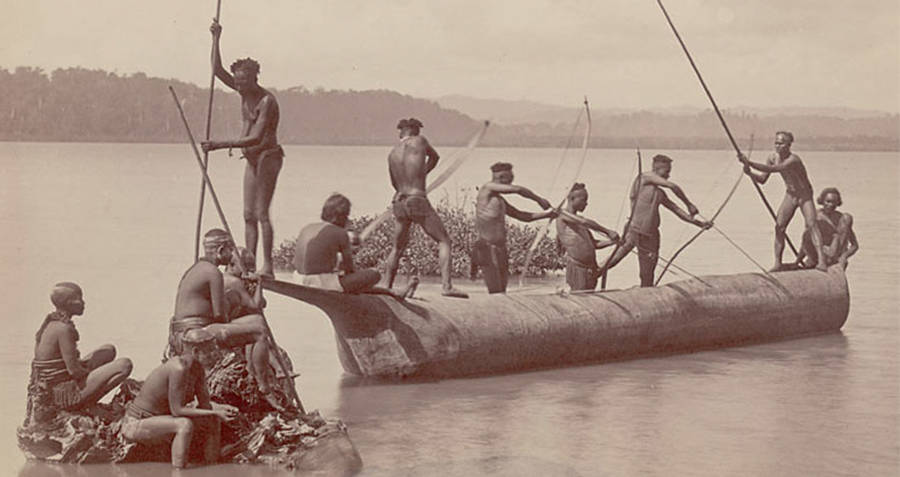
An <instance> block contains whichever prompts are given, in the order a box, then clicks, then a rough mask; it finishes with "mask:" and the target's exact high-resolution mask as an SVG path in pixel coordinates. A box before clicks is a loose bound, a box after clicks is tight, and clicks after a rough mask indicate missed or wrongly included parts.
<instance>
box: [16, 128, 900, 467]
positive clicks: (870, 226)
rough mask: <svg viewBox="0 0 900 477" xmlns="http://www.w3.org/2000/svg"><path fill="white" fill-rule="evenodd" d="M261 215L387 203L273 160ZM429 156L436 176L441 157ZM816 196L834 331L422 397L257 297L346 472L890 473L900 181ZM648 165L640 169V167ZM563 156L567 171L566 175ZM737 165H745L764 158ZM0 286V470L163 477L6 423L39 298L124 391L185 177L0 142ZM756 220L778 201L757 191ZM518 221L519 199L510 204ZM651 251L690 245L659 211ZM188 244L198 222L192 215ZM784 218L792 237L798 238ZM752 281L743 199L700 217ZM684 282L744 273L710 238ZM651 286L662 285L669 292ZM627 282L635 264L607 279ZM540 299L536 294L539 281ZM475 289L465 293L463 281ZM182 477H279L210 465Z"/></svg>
mask: <svg viewBox="0 0 900 477" xmlns="http://www.w3.org/2000/svg"><path fill="white" fill-rule="evenodd" d="M286 150H287V159H286V160H285V166H284V169H283V171H282V175H281V179H280V182H279V187H278V190H277V193H276V196H275V200H274V205H273V211H272V212H273V216H274V221H275V227H276V242H281V241H282V240H284V239H288V238H291V237H293V236H294V235H295V234H296V232H297V231H298V230H299V229H300V227H301V226H302V225H303V224H305V223H307V222H309V221H313V220H316V219H317V217H318V212H319V210H320V207H321V204H322V201H323V200H324V198H325V197H326V196H327V195H328V194H329V193H331V192H332V191H341V192H343V193H345V194H346V195H347V196H349V197H350V199H351V201H353V204H354V214H371V213H376V212H380V211H381V210H383V208H384V206H385V204H387V202H388V201H389V199H390V195H391V189H390V185H389V181H388V176H387V170H386V165H385V156H386V153H387V149H386V148H383V147H299V146H288V147H286ZM443 151H444V152H445V154H444V157H445V160H446V159H449V158H450V156H451V151H450V150H443ZM798 152H799V153H800V154H801V156H802V157H803V158H804V160H805V161H806V163H807V167H808V169H809V170H810V175H811V178H812V180H813V183H814V184H815V186H816V189H817V190H818V189H821V188H822V187H824V186H828V185H836V186H838V187H839V188H840V189H841V190H842V191H843V192H844V194H845V197H844V202H845V205H844V209H845V210H846V211H848V212H851V213H852V214H853V215H854V217H855V219H856V222H855V228H856V231H857V235H858V236H859V238H860V242H861V246H862V251H861V252H860V253H859V254H857V256H856V257H855V258H854V260H853V261H852V263H851V267H850V269H849V271H848V278H849V281H850V289H851V294H852V299H851V310H850V317H849V319H848V322H847V324H846V325H845V327H844V329H843V331H842V333H838V334H832V335H828V336H822V337H817V338H811V339H804V340H798V341H790V342H782V343H775V344H768V345H762V346H752V347H744V348H735V349H728V350H722V351H715V352H704V353H697V354H690V355H680V356H671V357H666V358H660V359H645V360H638V361H629V362H620V363H611V364H604V365H596V366H582V367H573V368H566V369H556V370H545V371H539V372H530V373H522V374H515V375H506V376H497V377H484V378H478V379H457V380H447V381H440V382H430V383H407V384H390V385H388V384H372V383H363V382H360V381H359V380H358V379H355V378H353V377H350V376H344V375H343V371H342V369H341V367H340V364H339V363H338V360H337V355H336V351H335V349H334V341H333V333H332V330H331V326H330V324H329V322H328V320H327V318H326V317H325V315H324V314H322V313H321V312H319V311H318V310H317V309H315V308H312V307H309V306H307V305H305V304H303V303H297V302H293V301H290V300H288V299H286V298H283V297H281V296H277V295H273V294H271V295H269V310H268V312H267V315H268V316H269V320H270V322H271V326H272V328H273V329H274V331H275V335H276V337H277V339H278V341H279V342H280V344H281V345H282V346H283V347H285V348H286V349H287V350H288V352H289V353H290V354H291V356H292V357H293V360H294V364H295V367H296V368H298V369H299V370H300V371H301V372H302V373H303V375H302V376H301V377H300V379H299V380H298V383H299V386H300V391H301V396H302V397H303V399H304V403H305V405H306V407H307V408H308V409H319V410H320V411H321V412H322V413H323V414H325V415H327V416H331V417H339V418H341V419H343V420H344V421H345V422H346V423H347V424H348V426H349V428H350V433H351V437H352V439H353V441H354V443H355V444H356V446H357V447H358V449H359V452H360V454H361V455H362V458H363V461H364V466H365V467H364V474H365V475H378V476H380V475H458V476H467V475H481V474H491V475H515V476H519V475H897V472H898V471H900V422H898V415H900V377H898V361H900V360H898V350H900V329H898V328H900V327H898V320H897V309H898V308H900V299H898V298H897V292H898V289H900V287H898V282H900V271H898V270H900V267H898V264H900V247H898V245H897V244H898V243H900V242H898V240H900V216H898V209H897V204H898V203H900V200H898V199H900V197H898V196H900V166H898V159H900V158H898V155H897V154H893V153H824V152H813V153H804V151H803V150H802V149H799V150H798ZM653 153H655V151H644V157H645V159H646V160H645V168H646V167H647V166H648V164H649V160H648V159H649V157H651V156H652V154H653ZM561 155H562V151H561V150H551V149H542V150H530V149H479V150H478V151H477V152H476V153H475V155H474V156H473V157H472V158H471V159H470V160H469V161H468V162H467V163H466V164H465V165H464V166H463V167H462V168H461V169H460V170H459V171H458V172H457V173H456V174H455V175H454V176H453V178H452V179H451V180H450V181H449V182H448V183H447V185H446V187H445V188H443V189H442V190H441V191H439V192H437V193H435V194H433V196H432V197H433V198H435V199H437V198H441V197H445V198H447V199H448V200H451V201H455V202H459V203H469V202H471V200H472V198H473V196H474V187H473V186H475V185H479V184H481V183H483V182H485V181H487V180H488V179H489V176H490V173H489V171H488V166H489V165H490V164H491V163H493V162H495V161H498V160H506V161H510V162H513V163H514V164H515V166H516V169H515V172H516V175H517V181H518V182H520V183H522V184H524V185H528V186H532V187H533V188H534V189H535V190H536V191H537V192H539V193H543V194H550V199H551V201H556V200H559V199H558V197H559V196H560V192H559V190H561V189H564V188H565V187H566V185H565V184H567V183H569V182H570V181H571V179H572V178H571V177H566V174H569V175H571V172H566V171H568V170H570V169H566V168H564V169H563V171H564V172H563V173H562V174H561V175H562V176H563V177H561V178H559V179H558V180H557V186H556V187H555V188H553V187H551V182H552V180H553V176H554V171H555V170H556V165H557V162H558V160H559V158H560V157H561ZM577 156H578V151H570V152H569V154H568V158H567V161H569V162H573V161H574V160H575V159H577ZM672 156H673V157H674V158H675V164H674V171H673V175H672V179H673V180H675V181H677V182H678V183H680V184H681V185H682V186H683V187H684V188H685V190H686V192H687V194H688V196H689V197H690V198H691V199H692V200H694V202H696V203H697V204H698V205H699V206H700V209H701V213H703V214H705V215H707V216H709V215H711V214H712V213H713V212H714V210H715V209H716V208H717V207H718V205H719V204H720V202H721V201H722V199H723V198H724V196H725V194H726V193H727V191H728V189H729V188H730V186H731V184H732V182H733V181H734V180H735V178H736V177H737V174H738V173H739V168H738V165H737V163H736V161H734V159H733V155H732V154H730V153H727V152H724V151H719V152H714V151H675V152H674V153H672ZM762 157H763V156H762V154H757V159H759V160H761V159H762ZM242 167H243V163H242V162H240V161H239V160H237V159H236V158H228V157H227V156H226V155H225V154H217V155H215V156H214V157H213V159H212V166H211V176H212V179H213V182H214V184H215V186H216V188H217V189H216V192H217V193H218V195H219V197H220V199H221V200H222V203H223V207H224V209H225V212H226V214H227V216H228V218H229V219H230V225H231V226H232V228H233V229H234V231H235V233H236V234H237V235H238V236H239V237H242V232H243V230H242V224H241V220H240V217H241V212H240V211H241V204H240V187H241V181H240V178H241V171H242ZM634 169H635V161H634V153H633V152H632V151H623V150H592V151H590V155H589V162H588V164H587V165H586V167H585V168H584V170H583V171H582V174H581V176H580V179H581V180H582V181H584V182H587V184H588V189H589V191H590V193H591V199H590V205H589V206H588V210H587V215H589V216H591V217H594V218H596V219H597V220H599V221H600V222H601V223H604V224H607V225H614V224H616V223H621V222H622V221H624V218H622V217H621V213H620V211H621V208H620V207H621V204H622V199H623V196H624V193H625V190H626V188H627V186H628V184H629V183H630V181H631V178H632V177H633V174H634ZM0 170H2V171H3V172H2V176H0V230H3V232H2V235H0V237H2V239H0V263H2V264H3V265H2V267H0V287H2V289H3V290H4V296H5V297H6V298H5V300H4V301H5V303H6V306H7V311H8V312H9V313H8V317H7V319H6V320H5V329H4V332H3V337H2V338H0V339H2V340H3V341H2V342H3V346H2V348H0V370H2V374H0V376H2V378H0V379H2V381H0V388H2V390H0V393H2V394H0V403H2V404H3V405H4V407H5V412H3V413H2V417H0V429H2V432H0V474H3V475H22V476H24V475H29V476H31V475H92V476H93V475H115V476H125V475H127V476H149V475H154V476H155V475H169V474H170V469H169V467H168V465H166V464H137V465H125V466H109V465H104V466H47V465H34V464H26V463H25V461H24V458H23V457H22V455H21V453H20V452H19V450H18V449H17V447H16V444H15V432H14V431H15V427H16V426H17V425H18V424H19V423H20V421H21V418H22V415H23V412H24V395H25V383H26V378H27V372H28V363H29V361H30V358H31V353H32V346H33V339H34V338H33V336H34V332H35V331H36V328H37V326H38V325H39V323H40V322H41V320H42V319H43V316H44V315H45V314H46V313H47V312H48V311H49V310H50V303H49V300H48V298H47V293H48V291H49V288H50V286H52V284H53V283H55V282H58V281H61V280H74V281H77V282H79V283H80V284H81V285H82V286H83V287H84V289H85V298H86V300H87V311H86V314H85V316H83V317H80V318H78V327H79V330H80V332H81V336H82V342H81V347H82V350H83V351H87V350H89V349H91V348H93V347H95V346H97V345H100V344H102V343H104V342H113V343H116V345H117V346H118V348H119V351H120V354H122V355H125V356H129V357H131V358H132V359H133V361H134V363H135V371H134V375H135V377H137V378H139V379H140V378H143V377H145V376H146V374H147V373H148V372H149V371H150V370H151V369H152V368H153V366H155V365H156V364H157V363H158V360H159V356H160V352H161V351H162V348H163V345H164V343H165V339H166V323H167V320H168V317H169V316H170V315H171V312H172V307H173V303H174V293H175V288H176V285H177V281H178V279H179V277H180V275H181V273H182V272H183V270H184V269H185V268H186V267H187V266H188V265H189V263H190V262H191V258H192V252H193V250H192V247H193V234H194V220H195V214H196V207H197V200H198V195H199V192H198V190H199V173H198V169H197V165H196V162H195V160H194V159H193V156H192V155H191V152H190V150H189V148H188V147H187V146H182V145H141V144H17V143H0ZM766 191H767V193H768V195H769V196H770V198H771V200H772V201H773V202H776V203H777V201H778V200H780V197H781V194H782V191H783V187H782V185H781V182H780V179H778V178H774V179H773V181H772V182H771V183H770V184H769V185H767V186H766ZM513 202H514V203H516V205H519V206H521V207H523V208H529V209H533V207H534V206H533V205H531V204H529V203H528V202H527V201H516V200H514V201H513ZM664 215H665V216H664V219H663V225H662V240H663V245H662V253H663V255H664V256H666V255H668V254H670V253H671V252H672V251H673V250H674V249H675V248H677V247H678V246H679V245H680V244H681V243H682V242H683V241H684V240H686V239H687V238H688V237H689V234H691V233H692V232H693V229H692V228H691V227H690V226H686V225H685V224H683V223H681V222H680V221H678V220H677V219H676V218H674V216H672V215H671V214H664ZM206 217H207V220H206V228H208V227H211V226H214V225H215V224H216V219H215V212H214V210H213V209H212V208H211V207H209V208H207V213H206ZM801 223H802V221H799V219H798V221H797V223H796V224H795V227H794V228H792V231H793V236H794V237H795V238H796V237H797V236H798V233H799V232H798V231H799V228H798V227H799V226H800V224H801ZM717 224H718V225H719V227H720V228H721V229H722V230H724V231H725V233H727V234H728V235H729V236H730V237H731V238H732V239H733V240H735V241H736V242H737V243H739V244H740V245H741V246H742V247H743V248H744V249H745V250H747V251H748V253H750V255H751V256H753V257H754V258H755V259H756V260H757V261H759V262H760V263H761V264H763V265H765V266H768V265H769V264H770V262H771V237H772V232H771V225H770V220H769V219H768V217H767V214H766V212H765V210H764V208H763V206H762V205H761V204H760V201H759V199H758V197H757V196H756V193H755V191H754V190H753V188H752V187H751V186H750V185H749V184H748V183H747V182H744V183H743V184H742V185H741V187H740V188H739V189H738V192H737V194H736V195H735V197H734V198H733V199H732V201H731V202H730V203H729V205H728V207H727V208H726V209H725V211H724V212H723V213H722V215H721V216H720V217H719V219H718V220H717ZM678 264H679V265H681V266H683V267H685V268H686V269H687V270H689V271H691V272H692V273H733V272H739V271H752V270H755V265H753V264H752V263H750V262H749V261H748V260H747V259H745V258H744V257H743V256H742V255H741V254H740V253H739V252H737V251H736V250H735V249H734V248H733V247H731V246H730V245H729V244H728V243H727V242H726V241H725V240H724V239H723V238H722V237H721V236H719V235H718V234H716V233H714V232H710V233H707V234H704V235H703V236H702V237H701V238H700V239H699V240H698V241H697V242H695V244H694V245H693V246H692V247H690V248H689V249H688V250H687V251H686V252H684V253H683V254H682V255H681V257H679V259H678ZM680 278H681V277H679V276H678V275H676V274H670V275H668V276H667V279H671V280H677V279H680ZM636 282H637V264H636V260H635V259H634V257H630V258H629V259H627V260H626V261H625V262H623V263H622V265H620V266H619V267H618V268H617V269H616V270H615V271H614V272H613V274H612V275H611V285H612V286H613V287H629V286H632V285H634V284H635V283H636ZM556 284H557V282H556V281H554V280H549V281H548V282H547V283H545V285H546V286H547V287H553V286H555V285H556ZM463 286H467V287H473V288H474V287H477V286H478V284H467V283H465V282H464V283H463ZM182 475H192V476H207V475H216V476H219V477H224V476H237V475H259V476H270V475H280V474H279V473H278V472H275V471H272V470H269V469H267V468H263V467H241V466H216V467H214V468H206V469H194V470H191V471H189V472H185V473H183V474H182Z"/></svg>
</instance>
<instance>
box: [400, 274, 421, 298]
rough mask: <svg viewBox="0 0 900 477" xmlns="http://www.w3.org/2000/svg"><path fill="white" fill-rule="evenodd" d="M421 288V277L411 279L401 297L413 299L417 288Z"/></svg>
mask: <svg viewBox="0 0 900 477" xmlns="http://www.w3.org/2000/svg"><path fill="white" fill-rule="evenodd" d="M418 287H419V277H412V278H410V279H409V283H408V284H407V285H406V289H405V290H403V293H402V294H401V295H400V296H401V298H402V299H404V300H405V299H407V298H412V296H413V294H415V293H416V288H418Z"/></svg>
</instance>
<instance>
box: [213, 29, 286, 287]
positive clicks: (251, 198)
mask: <svg viewBox="0 0 900 477" xmlns="http://www.w3.org/2000/svg"><path fill="white" fill-rule="evenodd" d="M209 30H210V31H211V32H212V35H213V70H214V71H215V72H216V77H217V78H219V79H220V80H221V81H222V82H223V83H225V85H227V86H228V87H229V88H231V89H233V90H235V91H237V92H238V94H240V95H241V118H242V120H243V126H242V129H241V137H239V138H238V139H233V140H228V141H208V142H203V143H202V147H203V151H204V152H209V151H215V150H217V149H228V150H229V152H230V151H231V148H234V147H240V148H242V150H243V153H244V158H245V159H247V165H246V167H245V168H244V240H245V242H246V245H247V249H248V250H250V252H251V253H253V254H254V255H255V254H256V244H257V242H258V239H259V229H262V239H263V267H262V270H261V272H260V275H262V276H263V277H267V278H274V277H275V273H274V268H273V265H272V263H273V262H272V243H273V236H274V235H273V234H274V232H273V231H272V222H271V221H270V219H269V205H270V204H271V203H272V196H273V195H274V193H275V183H276V181H277V180H278V173H279V171H281V165H282V163H283V161H284V150H283V149H282V148H281V146H279V145H278V118H279V112H278V101H276V100H275V96H274V95H273V94H272V93H270V92H269V91H267V90H265V89H263V88H262V87H261V86H260V85H259V83H257V77H258V76H259V63H257V62H256V61H255V60H253V59H251V58H244V59H241V60H237V61H235V62H234V63H232V64H231V71H232V73H233V75H232V74H231V73H229V72H227V71H225V68H223V67H222V58H221V55H220V53H219V37H220V36H221V34H222V26H221V25H219V24H218V23H217V22H213V24H212V26H211V27H209Z"/></svg>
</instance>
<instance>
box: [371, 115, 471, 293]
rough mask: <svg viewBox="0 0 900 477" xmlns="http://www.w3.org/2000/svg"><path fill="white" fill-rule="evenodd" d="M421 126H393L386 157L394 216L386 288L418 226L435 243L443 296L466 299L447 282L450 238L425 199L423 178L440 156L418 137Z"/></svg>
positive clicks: (413, 121) (405, 122)
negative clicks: (394, 138) (395, 138)
mask: <svg viewBox="0 0 900 477" xmlns="http://www.w3.org/2000/svg"><path fill="white" fill-rule="evenodd" d="M421 128H422V122H421V121H419V120H418V119H416V118H409V119H401V120H400V122H399V123H397V129H399V130H400V143H399V144H397V145H396V146H394V148H393V149H392V150H391V153H390V155H389V156H388V170H389V172H390V175H391V184H392V185H393V186H394V190H395V191H396V193H395V194H394V198H393V200H392V202H391V207H392V209H393V213H394V238H393V248H392V249H391V254H390V255H388V259H387V267H388V281H387V286H388V288H392V287H393V286H394V278H395V277H396V276H397V269H398V268H399V266H400V257H401V255H403V251H404V250H405V249H406V245H407V244H408V243H409V232H410V227H411V226H412V224H413V223H416V224H419V225H421V226H422V228H423V229H424V230H425V233H426V234H428V236H429V237H431V238H432V239H434V240H435V241H437V242H438V261H439V263H440V267H441V284H442V286H443V291H442V292H441V294H442V295H444V296H450V297H456V298H468V297H469V296H468V295H467V294H465V293H463V292H461V291H459V290H457V289H455V288H453V284H452V283H451V281H450V260H451V257H450V236H449V235H448V234H447V231H446V230H445V229H444V224H443V223H441V218H440V217H438V215H437V212H435V211H434V209H433V208H432V207H431V203H430V202H428V197H426V196H425V191H426V189H425V176H427V175H428V173H429V172H431V170H432V169H434V167H435V166H437V163H438V159H440V156H439V155H438V153H437V151H435V150H434V148H433V147H431V144H429V143H428V139H426V138H425V136H420V135H419V130H420V129H421Z"/></svg>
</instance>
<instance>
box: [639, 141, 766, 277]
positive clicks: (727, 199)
mask: <svg viewBox="0 0 900 477" xmlns="http://www.w3.org/2000/svg"><path fill="white" fill-rule="evenodd" d="M752 153H753V135H750V148H749V150H748V151H747V155H748V156H749V155H750V154H752ZM743 176H744V171H743V170H742V171H741V173H740V174H739V175H738V178H737V180H736V181H735V182H734V185H733V186H731V190H730V191H728V195H727V196H725V200H723V201H722V204H721V205H719V208H718V209H716V213H714V214H713V215H712V217H710V218H709V221H708V222H715V220H716V217H718V216H719V214H721V213H722V211H723V210H725V205H726V204H728V201H730V200H731V197H732V196H733V195H734V191H736V190H737V188H738V186H739V185H741V179H742V178H743ZM703 232H706V229H700V230H698V231H697V232H696V233H695V234H694V236H693V237H691V238H690V239H688V241H687V242H685V243H684V245H682V246H681V247H679V248H678V250H676V251H675V253H674V254H672V257H671V258H670V259H669V262H668V263H666V266H665V267H663V269H662V271H660V272H659V276H658V277H656V282H654V283H653V285H654V286H656V285H659V282H660V281H661V280H662V278H663V275H665V274H666V270H668V269H669V266H670V265H672V262H674V261H675V259H676V258H678V254H680V253H681V252H682V251H683V250H684V249H686V248H687V247H688V245H690V244H692V243H693V242H694V240H697V238H699V237H700V235H702V234H703Z"/></svg>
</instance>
